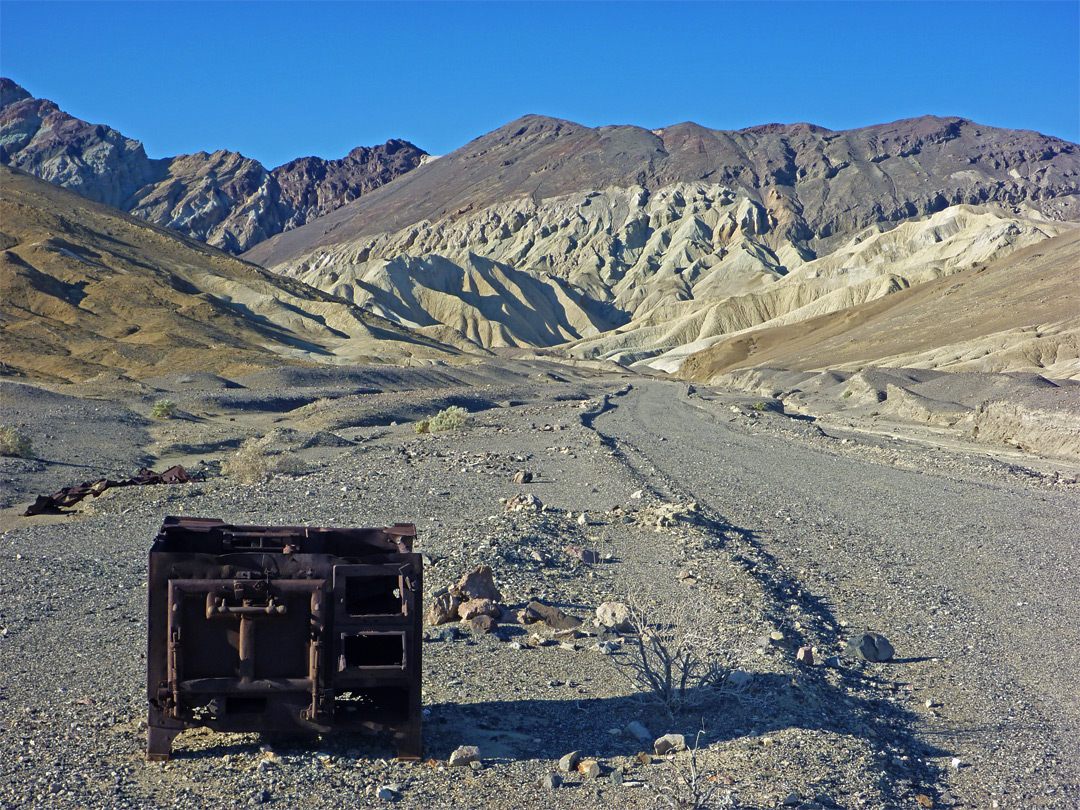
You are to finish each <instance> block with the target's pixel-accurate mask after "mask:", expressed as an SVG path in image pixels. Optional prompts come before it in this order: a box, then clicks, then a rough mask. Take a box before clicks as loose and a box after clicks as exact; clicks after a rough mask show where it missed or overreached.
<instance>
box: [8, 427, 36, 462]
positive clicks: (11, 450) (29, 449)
mask: <svg viewBox="0 0 1080 810" xmlns="http://www.w3.org/2000/svg"><path fill="white" fill-rule="evenodd" d="M33 452H34V449H33V442H31V441H30V437H29V436H27V435H26V434H25V433H23V432H22V431H21V430H19V428H17V427H9V426H8V425H0V456H15V457H17V458H30V455H31V454H32V453H33Z"/></svg>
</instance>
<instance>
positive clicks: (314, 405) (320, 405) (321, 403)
mask: <svg viewBox="0 0 1080 810" xmlns="http://www.w3.org/2000/svg"><path fill="white" fill-rule="evenodd" d="M333 403H334V400H332V399H330V397H319V398H318V399H317V400H315V401H314V402H309V403H308V404H307V405H302V406H301V407H300V413H301V415H303V416H310V415H311V414H313V413H318V412H319V411H322V410H325V409H326V408H328V407H330V406H331V405H332V404H333Z"/></svg>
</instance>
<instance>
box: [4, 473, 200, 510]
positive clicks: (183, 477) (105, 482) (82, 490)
mask: <svg viewBox="0 0 1080 810" xmlns="http://www.w3.org/2000/svg"><path fill="white" fill-rule="evenodd" d="M194 480H195V479H194V478H192V477H191V476H190V475H189V474H188V472H187V470H185V469H184V468H183V467H181V466H180V465H179V464H177V465H176V466H175V467H169V469H167V470H165V472H160V473H156V472H154V471H153V470H149V469H147V468H146V467H143V468H142V469H141V470H139V472H138V474H137V475H136V476H135V477H134V478H129V479H128V480H126V481H113V480H112V479H109V478H102V479H101V480H100V481H87V482H84V483H82V484H79V485H78V486H74V487H64V488H63V489H62V490H60V491H59V492H54V493H53V494H52V495H38V496H37V500H35V501H34V502H33V503H32V504H30V505H29V506H28V507H26V511H25V512H23V517H32V516H33V515H41V514H44V513H46V512H48V513H50V514H59V513H60V511H61V510H62V509H70V508H71V507H72V506H74V505H75V504H77V503H78V502H79V501H81V500H82V499H83V498H85V497H86V496H87V495H93V496H94V497H95V498H96V497H97V496H98V495H100V494H101V493H102V492H104V491H105V490H107V489H112V488H113V487H134V486H143V485H146V484H186V483H188V482H189V481H194Z"/></svg>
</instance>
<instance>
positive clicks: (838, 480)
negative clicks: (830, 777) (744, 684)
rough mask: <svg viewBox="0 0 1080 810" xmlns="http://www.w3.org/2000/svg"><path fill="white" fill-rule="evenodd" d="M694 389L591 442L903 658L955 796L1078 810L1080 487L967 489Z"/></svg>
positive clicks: (625, 418)
mask: <svg viewBox="0 0 1080 810" xmlns="http://www.w3.org/2000/svg"><path fill="white" fill-rule="evenodd" d="M686 390H687V389H686V388H685V387H683V388H682V389H681V390H680V389H679V388H678V387H677V386H673V385H671V384H661V383H654V382H648V381H643V382H641V383H638V384H636V385H635V386H634V390H633V391H632V392H630V393H629V394H627V395H626V396H624V397H621V398H620V399H619V401H618V403H619V404H618V407H617V408H614V409H612V410H609V411H608V412H607V413H605V414H604V415H603V416H601V417H600V418H598V419H597V420H596V422H595V427H596V429H597V430H598V431H599V432H600V433H601V434H604V435H606V436H609V437H611V438H612V439H614V440H615V441H616V443H617V444H618V445H619V446H625V447H626V448H628V450H629V452H628V456H629V457H630V458H632V459H636V461H635V464H636V465H638V466H639V467H645V468H647V469H648V470H649V472H650V473H651V471H652V469H653V468H655V471H656V474H659V475H661V476H663V477H664V478H666V479H668V480H669V481H670V482H671V483H670V484H669V486H671V487H672V488H673V489H677V490H681V491H682V492H684V493H685V494H686V495H687V496H689V497H693V498H695V499H697V500H699V501H701V502H703V503H705V504H708V506H709V507H711V508H712V509H713V510H715V511H716V512H717V513H719V514H722V515H724V516H725V518H726V519H727V520H728V521H729V522H730V523H732V524H735V525H736V526H738V527H739V528H740V529H741V530H742V531H745V532H747V533H749V534H750V535H752V536H753V537H754V538H755V540H756V541H757V542H758V543H760V546H761V548H762V550H763V551H765V552H767V553H768V554H770V555H772V556H773V557H774V558H775V559H776V561H777V563H778V564H779V566H780V568H782V569H784V570H786V571H787V572H788V575H789V576H790V577H792V578H793V579H797V580H799V581H802V582H804V583H805V584H806V586H807V589H808V590H809V591H810V592H811V593H812V594H813V595H814V596H816V597H818V598H819V600H820V601H819V604H820V609H821V611H822V613H823V615H832V616H835V617H843V618H844V619H845V620H846V621H847V623H848V624H849V625H851V626H862V627H866V628H870V629H873V630H876V631H879V632H883V633H885V634H886V635H887V636H888V637H889V638H890V640H892V641H893V642H894V644H895V645H896V648H897V650H898V653H897V655H898V658H899V659H900V660H901V661H903V662H904V663H902V664H897V666H902V667H903V668H904V670H905V676H906V677H907V678H910V679H911V682H912V684H913V685H914V686H915V688H916V690H917V691H919V692H920V693H925V694H927V695H931V696H932V697H931V698H930V699H931V700H932V701H933V702H934V704H935V705H937V706H938V707H939V708H937V709H936V710H934V711H933V712H927V715H926V717H924V718H923V720H922V722H921V723H920V728H919V735H920V736H924V735H925V736H926V738H927V739H933V740H934V741H935V743H936V744H937V745H939V746H941V747H944V748H948V749H949V750H950V751H951V752H953V755H954V756H956V757H959V758H960V760H961V763H962V766H961V767H960V768H959V769H954V771H955V772H954V773H951V774H949V775H948V781H949V783H950V784H951V785H955V788H954V792H955V793H956V794H957V795H960V794H966V795H968V796H971V797H972V798H973V799H974V800H975V804H976V805H977V806H991V804H992V802H994V801H998V802H1001V801H1002V800H1003V797H1006V796H1008V797H1009V800H1010V802H1012V801H1019V802H1021V803H1032V804H1044V803H1048V804H1051V805H1055V806H1062V807H1070V806H1080V798H1078V797H1080V562H1078V558H1077V551H1078V549H1080V499H1078V497H1077V492H1076V491H1075V489H1073V490H1070V491H1047V490H1040V489H1037V488H1033V487H1032V486H1031V485H1030V484H1029V483H1028V482H1026V481H1024V480H1023V479H1020V480H1019V481H1017V480H1011V479H1009V478H1008V477H1006V478H1005V479H1002V478H1001V477H1000V476H994V477H992V476H991V475H989V474H986V473H983V475H981V476H980V472H983V471H981V470H980V469H979V464H978V462H971V461H968V462H966V463H965V464H963V465H962V466H961V468H960V470H959V473H960V475H957V474H956V472H957V471H955V470H951V469H950V468H949V463H950V460H949V458H948V457H947V456H945V455H944V454H941V456H940V457H937V458H935V454H934V453H932V452H921V453H920V455H921V458H920V460H919V463H918V464H916V465H912V466H914V467H915V468H914V469H901V468H897V467H894V466H891V465H883V464H880V463H871V462H868V461H861V460H858V459H853V458H852V457H851V454H850V449H852V448H845V449H847V450H848V452H844V453H837V452H833V451H832V450H830V449H824V448H821V447H819V446H815V444H816V443H814V442H811V443H809V444H804V443H801V442H792V441H790V440H789V439H788V437H787V436H782V435H778V434H777V433H776V431H775V429H774V430H770V428H771V427H773V426H774V425H775V423H776V422H777V421H778V420H780V419H782V417H777V416H768V417H767V418H760V419H758V420H757V421H758V422H759V426H758V427H757V429H754V428H751V430H750V431H747V429H746V426H745V424H744V423H745V421H746V420H745V419H740V418H736V417H734V415H733V414H732V412H731V410H730V409H729V407H728V406H726V405H724V404H723V403H722V402H720V401H713V402H710V401H708V400H707V399H703V398H702V397H700V396H693V395H690V396H687V394H686ZM811 435H812V434H811ZM849 443H851V442H849ZM833 444H835V443H833ZM897 445H899V443H897ZM900 452H903V449H901V451H900ZM987 479H989V480H987Z"/></svg>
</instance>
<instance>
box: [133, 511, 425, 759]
mask: <svg viewBox="0 0 1080 810" xmlns="http://www.w3.org/2000/svg"><path fill="white" fill-rule="evenodd" d="M415 536H416V530H415V528H414V527H413V526H412V525H411V524H398V525H396V526H392V527H387V528H366V529H338V528H310V527H291V526H239V525H231V524H226V523H224V522H222V521H220V520H216V519H205V518H177V517H168V518H166V519H165V522H164V523H163V524H162V527H161V530H160V531H159V533H158V536H157V538H156V539H155V542H154V546H153V548H152V549H151V552H150V564H149V583H148V585H149V593H148V609H149V613H148V622H147V624H148V638H147V697H148V700H149V714H148V723H149V730H148V734H147V758H148V759H152V760H167V759H168V758H169V754H170V750H171V746H172V740H173V738H174V737H175V736H176V735H177V734H178V733H180V732H181V731H183V730H184V729H187V728H194V727H198V726H206V727H208V728H211V729H214V730H216V731H259V732H275V731H280V732H296V731H307V732H311V733H324V734H325V733H331V732H337V731H346V732H349V731H361V730H369V729H370V730H376V731H390V732H392V733H393V735H394V737H395V738H396V740H397V743H398V756H399V757H401V758H406V759H416V758H419V756H420V754H421V746H422V713H421V694H420V686H421V671H422V670H421V657H420V655H421V646H422V645H421V641H422V639H421V636H420V633H421V624H420V616H421V608H420V598H421V594H422V592H423V564H422V558H421V556H420V555H419V554H415V553H413V552H412V545H413V541H414V539H415ZM264 628H265V630H264ZM270 629H272V630H273V635H272V643H270V642H268V641H266V640H265V638H264V641H263V642H262V643H260V642H259V639H260V637H262V635H261V634H262V633H264V632H266V631H268V630H270ZM399 644H400V647H399V646H398V645H399ZM399 652H400V654H399ZM365 656H368V658H365Z"/></svg>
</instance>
